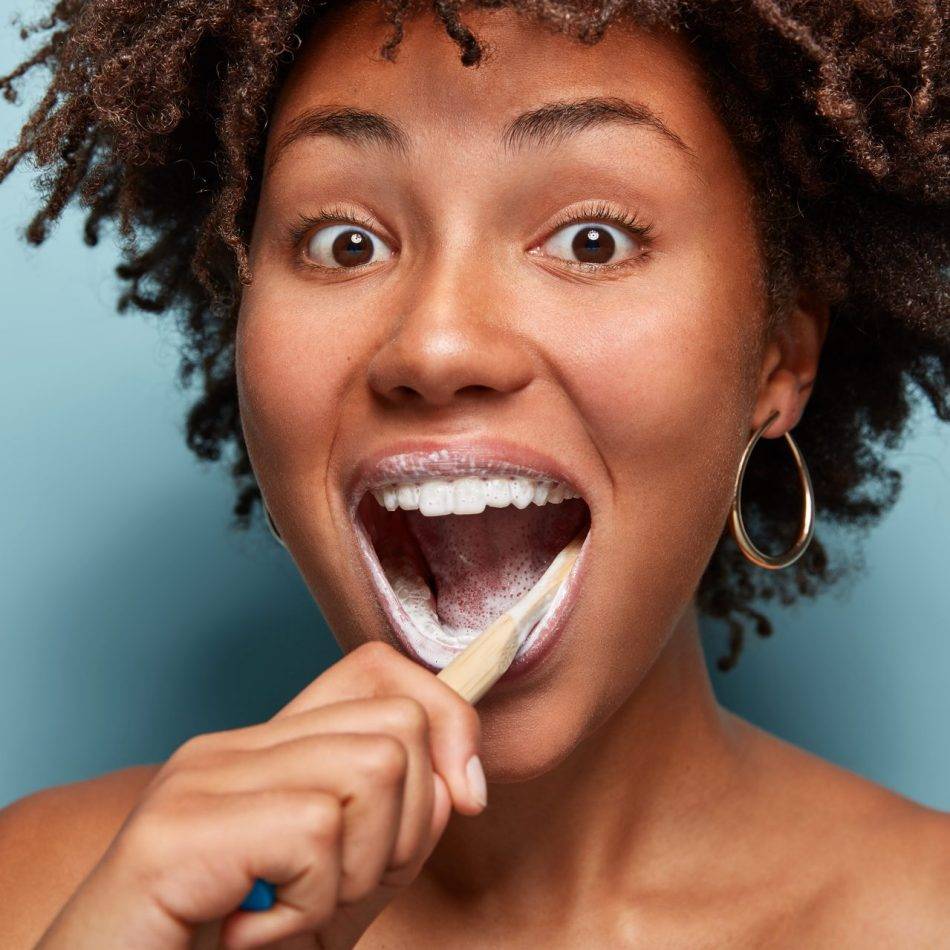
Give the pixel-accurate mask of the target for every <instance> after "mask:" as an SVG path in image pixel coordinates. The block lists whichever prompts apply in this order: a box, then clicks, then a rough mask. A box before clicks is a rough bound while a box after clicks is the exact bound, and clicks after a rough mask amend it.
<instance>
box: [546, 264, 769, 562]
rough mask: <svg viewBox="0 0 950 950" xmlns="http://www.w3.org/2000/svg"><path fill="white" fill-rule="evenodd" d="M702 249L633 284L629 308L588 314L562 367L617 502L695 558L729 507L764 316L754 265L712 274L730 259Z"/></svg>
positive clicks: (707, 547) (626, 515)
mask: <svg viewBox="0 0 950 950" xmlns="http://www.w3.org/2000/svg"><path fill="white" fill-rule="evenodd" d="M699 260H700V263H699V264H698V265H697V264H691V265H690V267H689V268H683V269H682V270H681V271H680V273H678V274H674V273H672V272H670V271H669V270H667V272H666V273H659V274H658V275H657V276H656V278H651V280H650V281H649V282H647V281H644V282H643V283H642V284H640V285H637V286H636V287H635V288H634V289H633V290H632V294H633V295H635V300H634V302H633V303H632V304H628V306H627V307H626V309H624V310H623V311H622V312H618V313H614V314H603V315H595V316H594V318H593V319H588V320H587V321H586V322H587V328H586V329H587V332H586V333H585V334H584V338H583V344H582V345H581V346H579V347H577V348H575V349H574V351H573V352H572V353H571V354H570V355H569V356H567V361H568V365H566V366H565V367H564V372H563V377H564V378H566V379H572V380H575V381H576V384H575V386H574V391H573V392H572V394H571V396H572V399H573V400H574V402H575V404H576V405H577V406H578V407H579V408H580V412H581V413H582V414H583V416H584V418H585V422H586V426H587V428H588V430H589V431H590V433H591V436H592V438H593V440H594V441H595V442H596V443H597V444H598V446H599V447H600V449H601V452H602V455H603V458H604V460H605V464H606V465H607V466H608V467H609V468H610V469H611V476H612V479H611V480H612V483H613V486H614V498H613V503H614V511H615V512H616V513H617V514H618V515H620V516H621V518H622V519H623V522H624V523H626V524H629V525H636V526H637V527H638V528H639V530H640V531H641V532H642V534H641V537H643V538H644V539H649V538H655V539H656V541H657V544H659V543H660V542H661V541H662V543H663V544H664V545H670V546H672V548H673V549H679V550H686V549H692V550H695V551H696V552H697V565H701V563H702V561H703V558H704V557H706V556H707V555H709V554H710V553H711V548H712V546H714V544H715V541H716V540H717V539H718V536H719V534H720V532H721V530H722V527H723V522H724V518H725V515H726V513H727V510H728V504H729V500H730V498H731V492H732V484H733V479H734V475H735V469H736V466H737V464H738V456H739V453H740V452H741V446H742V444H743V440H744V438H745V434H746V425H747V420H748V412H749V411H750V408H751V406H750V392H751V390H750V380H751V379H752V366H751V362H750V360H749V358H748V355H747V354H749V353H750V352H751V350H750V344H751V342H752V341H753V340H754V338H755V334H756V332H757V327H758V321H759V320H760V319H761V314H760V310H759V308H758V305H757V301H756V297H755V294H754V288H752V287H750V286H747V284H746V280H745V274H746V273H748V271H746V270H745V269H744V268H742V267H741V266H739V265H737V264H736V263H733V264H732V265H731V266H732V268H734V269H735V268H738V270H734V271H733V273H734V274H735V275H736V279H735V281H734V282H733V283H732V284H731V285H730V282H729V280H722V279H719V277H718V276H717V275H721V274H723V273H726V271H724V270H723V269H722V265H723V262H717V261H714V260H711V259H710V260H708V261H707V260H706V259H705V258H702V257H700V258H699ZM697 542H699V544H697ZM646 547H647V548H650V547H654V548H655V546H653V545H650V544H649V543H647V545H646ZM652 555H653V556H659V555H658V554H657V551H656V550H655V549H654V550H653V551H652Z"/></svg>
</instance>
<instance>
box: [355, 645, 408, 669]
mask: <svg viewBox="0 0 950 950" xmlns="http://www.w3.org/2000/svg"><path fill="white" fill-rule="evenodd" d="M394 654H396V649H395V648H394V647H391V646H390V645H389V644H388V643H384V642H383V641H382V640H370V641H368V642H367V643H363V644H360V646H358V647H357V648H356V649H355V650H353V652H352V653H351V654H350V656H351V657H352V658H353V660H354V661H355V662H357V663H359V664H360V666H361V667H362V668H363V669H365V670H367V671H368V672H371V673H372V672H378V671H381V670H383V669H385V668H386V667H388V666H390V665H391V664H392V661H393V655H394ZM396 655H398V654H396Z"/></svg>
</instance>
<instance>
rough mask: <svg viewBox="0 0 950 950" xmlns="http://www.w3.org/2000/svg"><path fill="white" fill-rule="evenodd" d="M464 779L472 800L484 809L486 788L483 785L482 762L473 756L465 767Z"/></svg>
mask: <svg viewBox="0 0 950 950" xmlns="http://www.w3.org/2000/svg"><path fill="white" fill-rule="evenodd" d="M465 778H466V779H467V780H468V790H469V791H470V792H471V794H472V798H474V799H475V801H477V802H478V804H479V805H481V806H482V808H484V807H485V806H486V805H487V804H488V786H487V784H486V783H485V770H484V769H483V768H482V760H481V759H480V758H479V757H478V756H477V755H473V756H472V757H471V758H470V759H469V760H468V765H466V766H465Z"/></svg>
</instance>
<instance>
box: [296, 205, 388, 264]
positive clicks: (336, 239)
mask: <svg viewBox="0 0 950 950" xmlns="http://www.w3.org/2000/svg"><path fill="white" fill-rule="evenodd" d="M374 227H375V225H373V224H372V223H371V222H369V221H366V220H362V219H361V216H360V215H358V214H354V213H352V212H348V211H343V210H337V209H332V208H330V209H327V210H325V211H322V212H320V214H318V215H300V217H299V219H298V221H297V224H296V225H295V227H294V228H293V229H292V231H291V235H290V237H291V243H292V244H293V246H294V247H297V246H298V245H302V247H301V249H300V254H301V257H302V259H303V263H304V264H305V265H306V266H308V267H313V268H317V269H318V270H326V271H331V270H332V271H347V270H357V269H359V268H361V267H366V266H369V265H370V264H374V263H377V262H378V261H380V260H387V259H388V258H389V257H391V256H392V251H391V250H390V248H389V246H388V245H387V244H386V242H385V241H383V239H382V238H380V237H379V235H377V234H376V233H375V232H374V230H373V229H374Z"/></svg>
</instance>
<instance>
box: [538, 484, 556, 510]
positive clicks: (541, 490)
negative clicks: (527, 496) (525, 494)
mask: <svg viewBox="0 0 950 950" xmlns="http://www.w3.org/2000/svg"><path fill="white" fill-rule="evenodd" d="M551 486H552V483H551V482H538V483H537V484H536V485H535V486H534V503H535V504H536V505H544V504H546V503H547V500H548V492H549V491H550V490H551Z"/></svg>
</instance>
